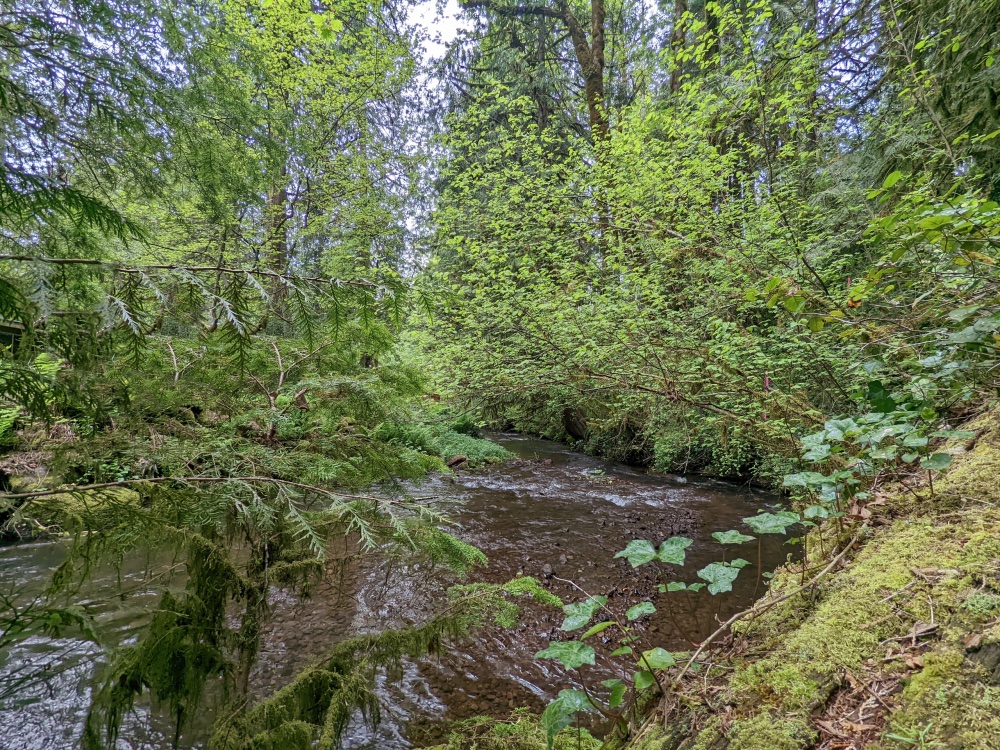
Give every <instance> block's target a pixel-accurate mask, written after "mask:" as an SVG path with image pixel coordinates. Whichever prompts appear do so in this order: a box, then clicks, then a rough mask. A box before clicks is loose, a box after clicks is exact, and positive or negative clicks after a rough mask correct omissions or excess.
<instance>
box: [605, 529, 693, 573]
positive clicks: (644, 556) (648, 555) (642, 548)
mask: <svg viewBox="0 0 1000 750" xmlns="http://www.w3.org/2000/svg"><path fill="white" fill-rule="evenodd" d="M691 543H692V542H691V540H690V539H688V538H687V537H683V536H675V537H671V538H670V539H667V540H666V541H665V542H663V543H662V544H661V545H660V549H659V550H657V549H656V548H655V547H654V546H653V544H652V542H648V541H646V540H645V539H633V540H632V541H631V542H629V543H628V544H627V545H626V546H625V549H623V550H622V551H621V552H619V553H618V554H617V555H615V558H619V557H624V558H626V559H627V560H628V561H629V562H630V563H631V564H632V567H633V568H638V567H639V566H640V565H645V564H646V563H650V562H653V560H659V561H660V562H664V563H670V564H672V565H683V564H684V550H686V549H687V548H688V547H690V546H691Z"/></svg>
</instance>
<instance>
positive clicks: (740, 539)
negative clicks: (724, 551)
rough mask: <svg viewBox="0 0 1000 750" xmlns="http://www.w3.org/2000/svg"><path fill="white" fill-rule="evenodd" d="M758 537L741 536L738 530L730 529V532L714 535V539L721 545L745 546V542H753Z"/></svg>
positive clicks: (719, 532) (720, 532)
mask: <svg viewBox="0 0 1000 750" xmlns="http://www.w3.org/2000/svg"><path fill="white" fill-rule="evenodd" d="M756 538H757V537H755V536H747V535H746V534H741V533H740V532H738V531H737V530H736V529H730V530H729V531H716V532H714V533H713V534H712V539H714V540H715V541H717V542H718V543H719V544H743V543H745V542H752V541H753V540H754V539H756Z"/></svg>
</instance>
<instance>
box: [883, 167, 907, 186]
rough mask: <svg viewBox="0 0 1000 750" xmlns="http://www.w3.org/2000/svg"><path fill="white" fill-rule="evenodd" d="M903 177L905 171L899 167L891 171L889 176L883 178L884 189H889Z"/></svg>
mask: <svg viewBox="0 0 1000 750" xmlns="http://www.w3.org/2000/svg"><path fill="white" fill-rule="evenodd" d="M901 179H903V173H902V172H900V171H899V170H898V169H897V170H896V171H895V172H891V173H890V174H889V176H888V177H886V178H885V180H883V182H882V187H883V189H885V190H888V189H889V188H891V187H892V186H893V185H895V184H896V183H897V182H899V181H900V180H901Z"/></svg>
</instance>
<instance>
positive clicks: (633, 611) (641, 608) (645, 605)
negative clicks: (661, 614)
mask: <svg viewBox="0 0 1000 750" xmlns="http://www.w3.org/2000/svg"><path fill="white" fill-rule="evenodd" d="M655 613H656V607H654V606H653V604H652V602H640V603H639V604H636V605H635V606H634V607H630V608H629V609H628V611H627V612H626V613H625V617H627V618H628V619H629V620H630V621H631V620H638V619H639V618H640V617H642V616H643V615H652V614H655Z"/></svg>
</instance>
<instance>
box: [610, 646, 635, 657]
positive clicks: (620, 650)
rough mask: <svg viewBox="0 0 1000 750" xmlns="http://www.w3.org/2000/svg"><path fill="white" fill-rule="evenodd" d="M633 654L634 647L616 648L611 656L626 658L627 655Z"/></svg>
mask: <svg viewBox="0 0 1000 750" xmlns="http://www.w3.org/2000/svg"><path fill="white" fill-rule="evenodd" d="M631 653H632V647H631V646H622V647H621V648H616V649H615V650H614V651H612V652H611V655H612V656H626V655H628V654H631Z"/></svg>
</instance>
